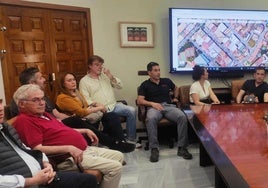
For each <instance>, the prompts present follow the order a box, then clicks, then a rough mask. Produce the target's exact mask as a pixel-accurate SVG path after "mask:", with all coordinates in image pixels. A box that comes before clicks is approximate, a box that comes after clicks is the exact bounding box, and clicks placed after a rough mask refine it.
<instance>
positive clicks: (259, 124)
mask: <svg viewBox="0 0 268 188" xmlns="http://www.w3.org/2000/svg"><path fill="white" fill-rule="evenodd" d="M191 110H192V112H193V116H192V118H190V122H191V125H192V127H193V129H194V131H195V133H196V134H197V136H198V138H199V139H200V142H201V144H200V165H201V166H206V165H208V164H209V162H212V163H213V164H214V165H215V187H231V188H243V187H252V188H255V187H258V188H259V187H268V136H267V135H268V132H267V131H268V128H267V127H268V126H267V125H266V121H265V120H264V116H265V115H266V114H268V104H230V105H205V106H191ZM188 115H189V114H188ZM208 156H209V157H208ZM209 158H210V159H211V161H210V159H209Z"/></svg>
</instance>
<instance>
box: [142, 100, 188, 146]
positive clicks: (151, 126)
mask: <svg viewBox="0 0 268 188" xmlns="http://www.w3.org/2000/svg"><path fill="white" fill-rule="evenodd" d="M162 106H163V108H164V110H162V111H159V110H156V109H154V108H153V107H148V109H147V116H146V127H147V131H148V137H149V147H150V149H152V148H158V149H159V142H158V138H157V134H158V133H157V124H158V122H159V120H160V119H161V118H162V117H165V118H166V119H168V120H170V121H173V122H176V123H177V132H178V147H186V146H187V145H188V130H187V126H188V123H187V118H186V116H185V114H184V113H183V112H182V111H181V110H180V109H178V108H177V107H176V106H175V105H173V104H167V103H162Z"/></svg>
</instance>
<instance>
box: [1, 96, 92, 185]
mask: <svg viewBox="0 0 268 188" xmlns="http://www.w3.org/2000/svg"><path fill="white" fill-rule="evenodd" d="M42 100H43V99H37V100H34V103H37V102H38V101H39V102H41V101H42ZM37 186H38V187H39V188H41V187H48V188H56V187H57V188H88V187H92V188H96V187H97V180H96V178H95V177H94V176H93V175H90V174H84V173H78V172H57V173H56V172H54V171H53V169H52V166H51V165H50V164H49V162H48V159H47V157H46V155H45V154H42V153H41V152H40V151H37V150H36V151H32V150H29V148H26V147H25V146H24V145H23V144H22V142H21V140H20V139H19V137H18V135H17V133H16V131H15V129H14V128H13V127H12V126H10V125H8V124H7V123H4V107H3V104H2V99H1V100H0V187H1V188H10V187H37Z"/></svg>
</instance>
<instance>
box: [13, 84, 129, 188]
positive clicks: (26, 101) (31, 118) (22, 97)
mask: <svg viewBox="0 0 268 188" xmlns="http://www.w3.org/2000/svg"><path fill="white" fill-rule="evenodd" d="M13 98H14V100H15V102H16V104H17V105H18V107H19V111H20V114H19V115H18V116H17V118H16V120H15V122H14V127H15V128H16V130H17V132H18V134H19V135H20V137H21V139H22V141H23V142H24V143H25V144H26V145H27V146H29V147H31V148H32V149H34V150H40V151H42V152H44V153H46V154H61V153H69V154H70V156H72V157H69V158H67V157H66V159H62V160H63V161H64V162H62V163H61V164H59V165H58V169H59V170H63V169H64V170H73V169H77V166H76V164H80V165H81V166H82V167H83V169H84V170H85V171H86V170H87V169H93V170H99V171H101V172H102V174H103V175H104V176H103V181H102V182H101V187H103V188H108V187H114V188H116V187H118V186H119V181H120V177H121V169H122V162H123V159H124V156H123V154H122V153H121V152H118V151H115V150H109V149H105V148H98V147H95V146H88V145H87V142H86V140H85V139H84V137H83V136H82V134H85V135H86V136H88V137H89V138H90V140H91V141H92V144H93V145H95V144H97V143H98V138H97V137H96V135H95V134H94V133H93V132H92V131H91V130H89V129H72V128H69V127H67V126H65V125H64V124H63V123H62V122H60V121H58V120H57V119H55V118H54V117H53V116H51V115H50V114H49V113H47V112H45V99H44V92H43V90H41V89H40V87H39V86H37V85H34V84H27V85H23V86H21V87H19V88H18V89H17V91H16V92H15V93H14V96H13Z"/></svg>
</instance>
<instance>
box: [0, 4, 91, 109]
mask: <svg viewBox="0 0 268 188" xmlns="http://www.w3.org/2000/svg"><path fill="white" fill-rule="evenodd" d="M1 5H8V6H12V5H14V6H21V7H28V8H39V9H40V8H41V9H49V10H64V11H70V12H72V11H75V12H82V13H84V14H85V16H86V22H87V23H86V27H87V39H88V41H87V45H88V50H89V52H88V53H89V55H93V38H92V29H91V15H90V9H89V8H84V7H74V6H67V5H57V4H48V3H37V2H28V1H27V2H26V1H19V0H1V2H0V6H1ZM0 12H2V11H1V7H0ZM2 17H3V15H0V28H1V27H2V26H4V25H3V23H2V19H1V18H2ZM4 41H5V39H4V31H0V50H2V49H6V46H5V42H4ZM0 63H1V67H0V71H1V70H2V84H0V87H1V85H3V87H4V88H0V89H1V90H2V91H4V94H5V95H4V96H3V101H4V104H6V96H8V95H9V96H12V94H10V91H7V88H6V84H9V80H10V79H12V78H9V77H8V75H7V74H6V73H7V72H8V67H7V63H8V62H7V60H6V58H5V54H1V52H0ZM0 81H1V76H0ZM0 95H1V93H0Z"/></svg>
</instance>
